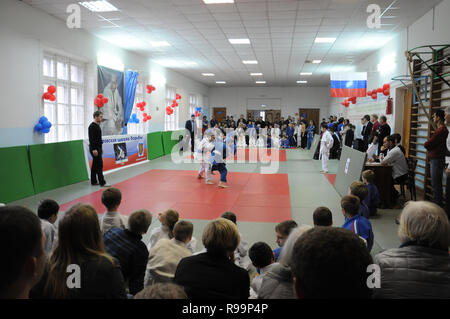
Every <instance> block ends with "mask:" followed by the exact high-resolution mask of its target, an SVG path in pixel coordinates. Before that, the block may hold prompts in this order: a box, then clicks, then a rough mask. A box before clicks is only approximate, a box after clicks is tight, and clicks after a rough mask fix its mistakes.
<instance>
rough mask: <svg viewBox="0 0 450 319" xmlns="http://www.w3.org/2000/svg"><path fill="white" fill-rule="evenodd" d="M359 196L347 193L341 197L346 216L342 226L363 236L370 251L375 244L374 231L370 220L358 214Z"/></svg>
mask: <svg viewBox="0 0 450 319" xmlns="http://www.w3.org/2000/svg"><path fill="white" fill-rule="evenodd" d="M359 204H360V203H359V198H358V197H356V196H355V195H347V196H344V197H342V199H341V208H342V214H343V215H344V217H345V223H344V225H342V228H345V229H348V230H350V231H351V232H352V233H355V234H356V235H358V236H359V237H361V238H363V239H364V240H365V241H366V243H367V248H368V251H369V252H370V251H371V250H372V246H373V239H374V238H373V231H372V225H371V224H370V221H369V220H368V219H366V218H365V217H363V216H361V215H359V214H358V210H359Z"/></svg>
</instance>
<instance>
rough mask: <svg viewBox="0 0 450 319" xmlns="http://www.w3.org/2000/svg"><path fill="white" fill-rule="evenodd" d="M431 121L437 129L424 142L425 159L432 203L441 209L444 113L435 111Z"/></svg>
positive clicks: (445, 139) (444, 146) (445, 129)
mask: <svg viewBox="0 0 450 319" xmlns="http://www.w3.org/2000/svg"><path fill="white" fill-rule="evenodd" d="M433 121H434V122H435V123H436V126H437V129H436V131H435V132H434V133H433V135H432V136H431V137H430V138H429V139H428V141H426V142H425V144H424V147H425V148H426V149H427V151H428V152H427V157H428V159H429V160H430V172H431V186H432V188H433V202H434V203H435V204H437V205H439V206H441V207H442V177H443V175H444V169H445V154H446V152H447V146H446V142H447V135H448V130H447V127H446V126H445V113H444V111H443V110H437V111H436V113H434V114H433Z"/></svg>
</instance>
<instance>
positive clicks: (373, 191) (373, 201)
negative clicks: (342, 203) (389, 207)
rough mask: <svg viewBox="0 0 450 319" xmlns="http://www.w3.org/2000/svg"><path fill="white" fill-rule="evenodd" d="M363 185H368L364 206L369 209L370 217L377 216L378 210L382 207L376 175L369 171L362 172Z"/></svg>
mask: <svg viewBox="0 0 450 319" xmlns="http://www.w3.org/2000/svg"><path fill="white" fill-rule="evenodd" d="M362 180H363V183H364V184H366V185H367V191H368V193H367V196H366V198H365V199H364V204H365V205H366V206H367V207H368V208H369V216H376V215H377V208H378V206H379V205H380V194H379V192H378V188H377V186H376V185H375V184H374V180H375V173H374V172H373V171H372V170H370V169H368V170H365V171H364V172H362Z"/></svg>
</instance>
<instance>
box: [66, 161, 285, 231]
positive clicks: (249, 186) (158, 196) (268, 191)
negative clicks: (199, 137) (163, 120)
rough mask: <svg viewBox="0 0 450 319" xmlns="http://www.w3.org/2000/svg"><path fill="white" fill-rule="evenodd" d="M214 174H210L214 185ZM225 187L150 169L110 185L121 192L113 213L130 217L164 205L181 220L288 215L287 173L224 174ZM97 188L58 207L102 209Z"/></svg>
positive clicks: (187, 175)
mask: <svg viewBox="0 0 450 319" xmlns="http://www.w3.org/2000/svg"><path fill="white" fill-rule="evenodd" d="M218 180H219V174H218V173H216V175H213V181H214V182H215V183H217V182H218ZM227 180H228V185H229V186H230V187H229V188H225V189H222V188H218V187H217V185H206V184H205V180H204V179H201V180H199V179H197V171H184V170H158V169H156V170H151V171H148V172H146V173H143V174H141V175H138V176H136V177H132V178H130V179H127V180H126V181H123V182H121V183H118V184H115V185H113V186H114V187H117V188H119V189H120V191H121V192H122V204H121V205H120V207H119V211H120V213H121V214H123V215H130V214H131V213H132V212H133V211H135V210H137V209H140V208H145V209H148V210H149V211H150V212H151V213H152V214H153V215H154V216H155V215H157V214H158V213H159V212H162V211H164V210H166V209H168V208H173V209H175V210H177V211H178V213H179V214H180V216H181V217H182V218H187V219H203V220H211V219H215V218H217V217H219V216H220V215H221V214H222V213H223V212H225V211H227V210H229V211H232V212H234V213H235V214H236V216H237V219H238V220H239V221H247V222H267V223H278V222H280V221H283V220H287V219H292V212H291V201H290V195H289V184H288V176H287V174H270V175H269V174H267V175H263V174H258V173H237V172H236V173H235V172H228V176H227ZM102 190H103V189H100V190H98V191H96V192H94V193H91V194H89V195H86V196H83V197H80V198H78V199H75V200H73V201H71V202H68V203H65V204H63V205H61V210H62V211H65V210H67V209H68V208H69V207H70V206H71V205H73V204H75V203H90V204H92V205H93V206H94V207H95V208H96V210H97V212H98V213H104V211H105V207H104V206H103V205H102V203H101V192H102Z"/></svg>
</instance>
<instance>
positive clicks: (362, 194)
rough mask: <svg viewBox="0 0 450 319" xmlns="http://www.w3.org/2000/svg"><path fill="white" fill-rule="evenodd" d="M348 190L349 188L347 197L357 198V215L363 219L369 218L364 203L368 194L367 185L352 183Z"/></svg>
mask: <svg viewBox="0 0 450 319" xmlns="http://www.w3.org/2000/svg"><path fill="white" fill-rule="evenodd" d="M349 188H350V189H349V195H355V196H356V197H358V198H359V210H358V214H359V215H360V216H363V217H365V218H369V216H370V213H369V207H367V206H366V204H365V203H364V200H365V199H366V197H367V195H368V193H369V190H368V188H367V185H366V184H364V183H362V182H358V181H354V182H353V183H351V184H350V187H349Z"/></svg>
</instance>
